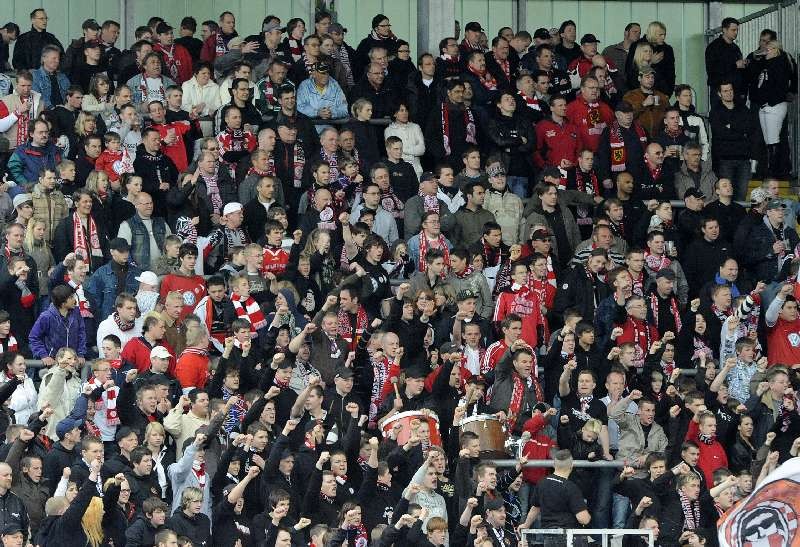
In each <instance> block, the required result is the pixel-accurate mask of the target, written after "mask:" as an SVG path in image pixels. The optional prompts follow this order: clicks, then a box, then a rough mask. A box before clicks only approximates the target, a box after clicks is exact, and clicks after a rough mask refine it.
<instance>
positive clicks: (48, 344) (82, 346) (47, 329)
mask: <svg viewBox="0 0 800 547" xmlns="http://www.w3.org/2000/svg"><path fill="white" fill-rule="evenodd" d="M30 345H31V352H32V353H33V357H34V359H41V358H43V357H55V355H56V352H57V351H58V350H59V349H61V348H66V347H68V348H72V349H74V350H75V352H76V353H77V354H78V356H79V357H83V356H85V355H86V327H85V326H84V324H83V318H82V317H81V312H80V310H79V309H78V306H75V307H74V308H72V309H71V310H70V311H69V313H67V316H66V317H62V316H61V314H60V313H59V312H58V310H57V309H56V307H55V306H54V305H53V304H50V307H49V308H47V309H46V310H45V311H44V313H42V315H40V316H39V318H38V319H37V320H36V323H34V324H33V329H31V334H30ZM70 408H72V407H70Z"/></svg>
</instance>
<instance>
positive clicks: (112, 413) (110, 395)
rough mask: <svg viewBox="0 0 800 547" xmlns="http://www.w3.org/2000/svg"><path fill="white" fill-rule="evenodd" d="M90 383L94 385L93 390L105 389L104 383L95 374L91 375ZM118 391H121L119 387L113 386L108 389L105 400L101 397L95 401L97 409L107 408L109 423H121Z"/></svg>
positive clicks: (107, 420) (107, 421)
mask: <svg viewBox="0 0 800 547" xmlns="http://www.w3.org/2000/svg"><path fill="white" fill-rule="evenodd" d="M88 384H89V385H90V386H92V389H93V390H95V389H103V384H101V383H100V382H99V381H98V380H97V378H95V377H94V376H92V377H91V379H90V380H89V382H88ZM118 393H119V388H118V387H117V386H112V387H111V388H109V389H107V390H106V400H105V401H103V399H102V398H100V399H98V400H97V401H96V402H95V403H94V407H95V410H97V411H101V410H105V413H106V423H108V425H119V414H118V413H117V394H118Z"/></svg>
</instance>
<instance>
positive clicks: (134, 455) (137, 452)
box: [122, 435, 160, 513]
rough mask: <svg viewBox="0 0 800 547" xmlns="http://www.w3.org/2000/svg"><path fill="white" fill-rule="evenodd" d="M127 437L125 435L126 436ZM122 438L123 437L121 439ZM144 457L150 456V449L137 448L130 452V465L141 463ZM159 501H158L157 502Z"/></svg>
mask: <svg viewBox="0 0 800 547" xmlns="http://www.w3.org/2000/svg"><path fill="white" fill-rule="evenodd" d="M126 437H127V435H126ZM122 438H124V437H122ZM145 456H150V449H149V448H147V447H146V446H137V447H136V448H134V449H133V450H131V463H134V464H135V463H141V461H142V459H143V458H144V457H145ZM159 501H160V500H159ZM150 513H152V511H150Z"/></svg>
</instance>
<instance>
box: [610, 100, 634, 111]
mask: <svg viewBox="0 0 800 547" xmlns="http://www.w3.org/2000/svg"><path fill="white" fill-rule="evenodd" d="M614 110H615V111H617V112H628V113H631V112H633V105H632V104H631V103H629V102H628V101H620V102H618V103H617V106H616V107H615V108H614Z"/></svg>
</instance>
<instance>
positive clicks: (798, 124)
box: [705, 0, 800, 178]
mask: <svg viewBox="0 0 800 547" xmlns="http://www.w3.org/2000/svg"><path fill="white" fill-rule="evenodd" d="M798 26H800V3H799V2H798V0H785V1H784V2H777V3H774V4H772V5H770V6H769V7H766V8H764V9H762V10H759V11H757V12H755V13H751V14H750V15H746V16H745V17H742V18H740V19H739V36H738V38H737V39H736V44H737V45H738V46H739V49H741V50H742V54H743V55H744V56H745V57H747V55H748V54H750V53H751V52H753V51H755V50H757V49H758V48H759V46H758V41H759V38H760V36H761V31H762V30H764V29H772V30H774V31H775V32H777V33H778V40H779V41H780V42H781V45H782V46H783V50H784V51H785V52H786V53H788V54H789V55H791V56H792V57H793V58H794V59H795V61H796V60H797V58H798V55H799V54H800V33H799V32H798ZM721 33H722V27H715V28H709V29H707V30H706V31H705V37H706V44H708V43H710V42H711V41H712V40H714V39H715V38H716V37H717V36H719V35H720V34H721ZM712 92H713V90H712V91H710V92H709V93H712ZM709 96H711V95H709ZM786 119H787V124H788V130H789V134H788V138H789V154H790V156H791V158H792V171H793V173H794V175H795V178H797V177H798V176H800V166H798V162H800V105H798V99H797V98H795V100H794V101H793V102H791V103H789V113H788V114H787V116H786Z"/></svg>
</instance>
